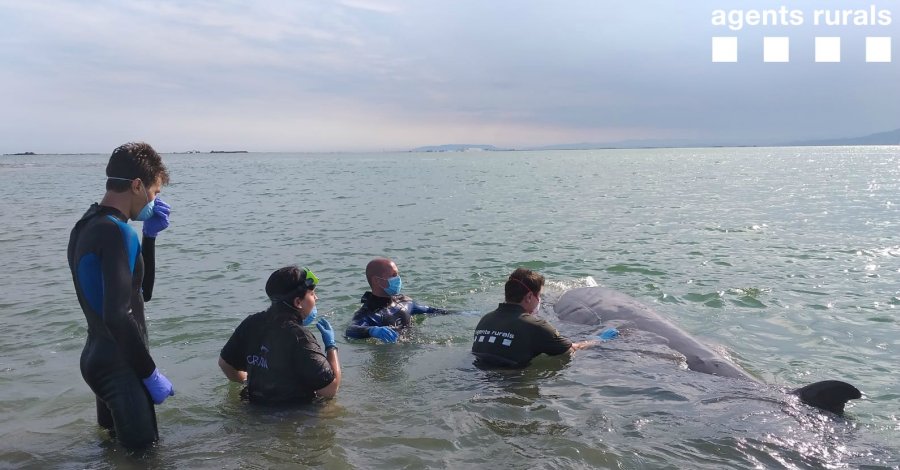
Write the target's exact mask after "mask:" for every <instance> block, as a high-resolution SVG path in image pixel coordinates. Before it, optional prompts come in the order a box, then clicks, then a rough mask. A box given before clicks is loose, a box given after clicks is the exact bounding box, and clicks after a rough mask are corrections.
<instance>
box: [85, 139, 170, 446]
mask: <svg viewBox="0 0 900 470" xmlns="http://www.w3.org/2000/svg"><path fill="white" fill-rule="evenodd" d="M106 176H107V180H106V194H105V195H104V196H103V199H102V200H101V201H100V203H99V204H97V203H94V204H93V205H92V206H91V207H90V208H89V209H88V210H87V212H85V214H84V215H83V216H82V217H81V220H79V221H78V222H77V223H76V224H75V227H74V228H73V229H72V232H71V235H70V236H69V246H68V261H69V269H70V270H71V271H72V280H73V281H74V283H75V292H76V294H77V295H78V302H79V304H81V309H82V310H83V311H84V316H85V318H86V319H87V324H88V334H87V342H86V344H85V345H84V350H83V351H82V353H81V375H82V377H84V380H85V382H87V384H88V386H89V387H90V388H91V390H93V392H94V394H95V395H96V402H97V422H98V423H99V424H100V426H102V427H104V428H106V429H108V430H110V434H111V435H112V436H114V437H115V438H117V439H118V441H119V442H120V443H121V444H122V445H123V446H125V447H126V448H128V449H132V450H136V449H142V448H145V447H148V446H150V445H151V444H153V443H154V442H155V441H156V440H158V438H159V434H158V432H157V427H156V412H155V410H154V406H153V405H154V403H156V404H161V403H162V402H163V401H164V400H165V399H166V397H168V396H171V395H174V393H175V392H174V389H173V388H172V384H171V382H169V380H168V379H167V378H166V377H165V376H164V375H163V374H162V373H160V371H159V369H158V368H157V366H156V363H155V362H154V361H153V358H152V357H151V356H150V351H149V349H148V338H147V327H146V324H145V321H144V302H145V301H148V300H150V298H151V296H152V295H153V282H154V278H155V275H154V274H155V273H154V271H155V242H156V236H157V234H159V232H160V231H162V230H164V229H165V228H166V227H168V225H169V206H168V205H167V204H166V203H165V202H163V201H162V199H160V198H159V197H158V194H159V192H160V187H162V186H163V185H166V184H168V182H169V174H168V172H167V170H166V167H165V165H163V162H162V159H161V158H160V156H159V155H158V154H157V153H156V152H155V151H154V150H153V148H152V147H151V146H149V145H147V144H145V143H129V144H125V145H122V146H121V147H119V148H117V149H115V150H114V151H113V153H112V155H111V156H110V158H109V163H108V165H107V166H106ZM129 219H132V220H139V221H143V222H144V225H143V234H144V237H143V242H142V243H141V242H139V241H138V236H137V233H135V231H134V229H132V228H131V227H130V226H129V225H128V223H127V222H128V220H129Z"/></svg>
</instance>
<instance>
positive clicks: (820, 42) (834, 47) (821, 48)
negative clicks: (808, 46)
mask: <svg viewBox="0 0 900 470" xmlns="http://www.w3.org/2000/svg"><path fill="white" fill-rule="evenodd" d="M840 61H841V38H839V37H816V62H840Z"/></svg>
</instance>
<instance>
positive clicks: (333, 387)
mask: <svg viewBox="0 0 900 470" xmlns="http://www.w3.org/2000/svg"><path fill="white" fill-rule="evenodd" d="M325 357H326V359H328V364H329V365H331V371H332V372H334V380H332V381H331V383H330V384H328V385H326V386H325V387H323V388H320V389H318V390H316V395H318V396H320V397H323V398H334V397H335V396H336V395H337V392H338V389H339V388H341V361H340V359H338V355H337V348H336V347H330V348H328V349H326V350H325Z"/></svg>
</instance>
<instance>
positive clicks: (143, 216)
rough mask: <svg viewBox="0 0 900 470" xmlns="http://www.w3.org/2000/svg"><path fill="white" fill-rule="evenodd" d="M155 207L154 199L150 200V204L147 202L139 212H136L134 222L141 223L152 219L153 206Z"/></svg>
mask: <svg viewBox="0 0 900 470" xmlns="http://www.w3.org/2000/svg"><path fill="white" fill-rule="evenodd" d="M155 205H156V199H151V200H150V202H148V203H147V205H146V206H144V208H143V209H141V211H140V212H138V215H136V216H135V217H134V220H137V221H141V222H143V221H145V220H147V219H149V218H150V217H153V206H155Z"/></svg>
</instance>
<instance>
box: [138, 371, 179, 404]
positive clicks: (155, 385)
mask: <svg viewBox="0 0 900 470" xmlns="http://www.w3.org/2000/svg"><path fill="white" fill-rule="evenodd" d="M143 382H144V387H146V388H147V391H148V392H150V398H152V399H153V403H156V404H157V405H161V404H162V402H164V401H166V398H169V397H173V396H175V388H174V387H172V382H169V379H167V378H166V376H165V375H162V372H160V371H159V369H153V373H152V374H150V377H147V378H146V379H143Z"/></svg>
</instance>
